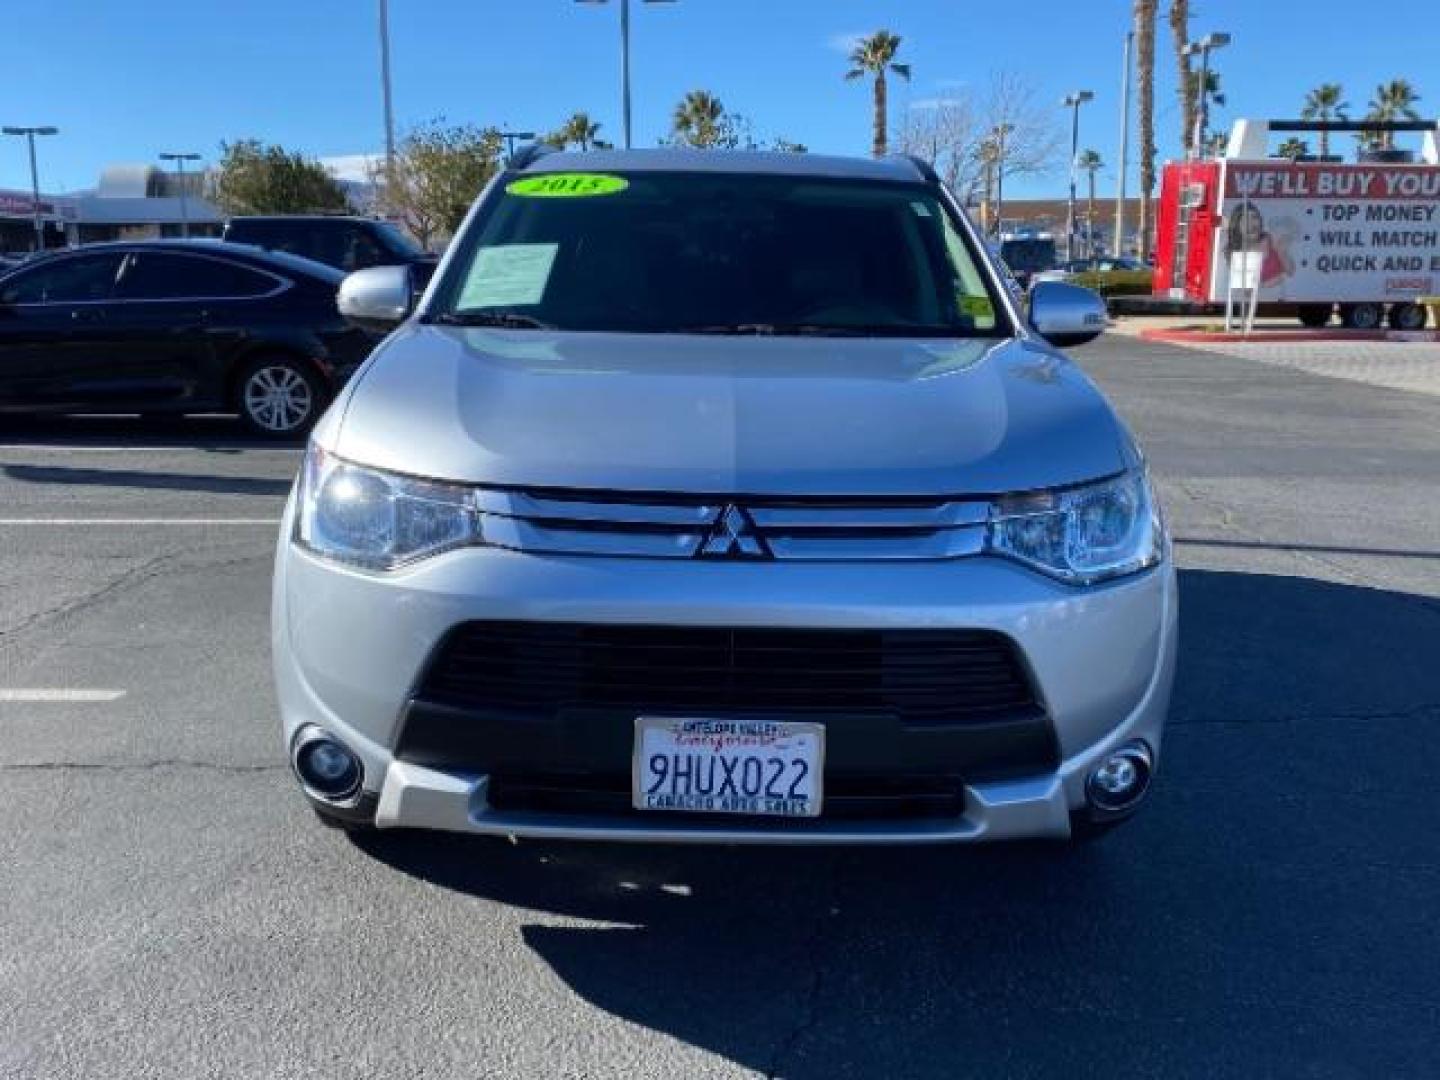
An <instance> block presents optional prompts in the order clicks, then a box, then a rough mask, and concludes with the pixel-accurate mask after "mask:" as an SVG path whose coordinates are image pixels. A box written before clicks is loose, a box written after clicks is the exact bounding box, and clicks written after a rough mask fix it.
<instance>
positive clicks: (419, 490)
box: [295, 444, 480, 570]
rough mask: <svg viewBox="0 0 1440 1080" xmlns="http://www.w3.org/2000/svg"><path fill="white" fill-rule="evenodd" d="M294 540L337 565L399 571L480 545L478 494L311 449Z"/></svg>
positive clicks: (303, 471)
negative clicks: (451, 551)
mask: <svg viewBox="0 0 1440 1080" xmlns="http://www.w3.org/2000/svg"><path fill="white" fill-rule="evenodd" d="M299 503H300V504H299V509H298V512H297V514H296V519H295V540H296V542H298V543H299V544H300V545H301V546H302V547H305V548H308V549H309V550H310V551H313V552H314V553H315V554H317V555H323V556H324V557H325V558H327V559H334V560H335V561H336V562H343V563H349V564H351V565H352V566H362V567H365V568H366V569H369V570H393V569H394V568H395V567H397V566H402V565H404V564H405V563H409V562H414V561H415V560H416V559H423V558H426V557H427V556H430V555H438V554H439V553H440V552H442V551H448V550H450V549H451V548H457V547H462V546H464V545H466V544H474V543H478V542H479V541H480V519H479V516H478V514H477V513H476V510H475V500H474V496H473V490H472V489H470V488H464V487H460V486H458V485H454V484H437V483H434V482H432V481H429V480H416V479H412V478H411V477H408V476H397V475H396V474H394V473H388V472H382V471H381V470H379V469H366V468H361V467H360V466H358V465H351V464H350V463H349V462H346V461H342V460H340V459H339V458H337V457H335V456H333V455H331V454H327V453H326V452H325V451H324V450H322V449H320V448H319V447H318V446H315V445H313V444H312V445H311V447H310V449H309V450H308V451H307V452H306V454H305V464H304V467H303V468H302V470H301V473H300V494H299Z"/></svg>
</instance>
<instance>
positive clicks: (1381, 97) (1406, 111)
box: [1365, 79, 1420, 150]
mask: <svg viewBox="0 0 1440 1080" xmlns="http://www.w3.org/2000/svg"><path fill="white" fill-rule="evenodd" d="M1419 100H1420V95H1419V94H1417V93H1416V92H1415V88H1414V87H1413V86H1411V85H1410V83H1409V81H1408V80H1406V79H1391V80H1390V81H1389V82H1388V83H1384V84H1382V85H1380V86H1377V87H1376V88H1375V96H1374V97H1373V98H1371V99H1370V111H1369V112H1368V113H1366V115H1365V119H1366V120H1380V121H1384V122H1388V121H1392V120H1419V119H1420V114H1419V113H1418V112H1416V111H1415V102H1417V101H1419ZM1379 143H1380V148H1381V149H1382V150H1393V149H1394V148H1395V133H1394V132H1393V131H1382V132H1380V138H1379Z"/></svg>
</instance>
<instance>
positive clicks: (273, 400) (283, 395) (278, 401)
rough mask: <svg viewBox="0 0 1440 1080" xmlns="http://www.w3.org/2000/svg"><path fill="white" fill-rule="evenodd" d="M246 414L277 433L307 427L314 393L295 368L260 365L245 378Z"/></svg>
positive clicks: (313, 403)
mask: <svg viewBox="0 0 1440 1080" xmlns="http://www.w3.org/2000/svg"><path fill="white" fill-rule="evenodd" d="M243 400H244V403H245V413H246V415H247V416H249V418H250V419H251V420H252V421H253V422H254V423H255V425H256V426H257V427H260V428H263V429H264V430H266V431H271V432H275V433H277V434H280V433H284V432H289V431H295V430H297V429H299V428H301V427H303V426H304V424H305V422H306V421H307V420H308V419H309V418H310V413H311V411H312V410H313V409H314V408H315V392H314V391H313V390H312V389H311V388H310V384H309V382H307V381H306V379H305V377H304V376H303V375H301V374H300V372H298V371H296V370H295V369H294V368H292V367H288V366H285V365H282V364H274V365H270V366H267V367H262V368H257V369H256V370H255V372H254V373H253V374H251V376H250V377H249V378H248V379H246V380H245V389H244V393H243Z"/></svg>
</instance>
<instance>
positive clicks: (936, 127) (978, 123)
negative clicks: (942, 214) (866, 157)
mask: <svg viewBox="0 0 1440 1080" xmlns="http://www.w3.org/2000/svg"><path fill="white" fill-rule="evenodd" d="M1002 128H1003V129H1004V131H1005V137H1004V139H1003V141H1000V140H996V139H995V138H994V133H995V132H996V131H997V130H1000V129H1002ZM900 145H901V147H902V148H903V149H904V151H905V152H906V153H909V154H915V155H916V156H918V157H920V158H923V159H924V160H926V161H928V162H930V163H931V164H932V165H933V166H934V167H935V171H936V172H938V173H939V174H940V176H941V178H942V179H943V180H944V181H945V182H946V184H948V185H949V186H950V188H951V190H952V191H954V192H955V195H956V197H957V198H958V199H960V201H961V202H964V203H969V202H972V201H974V200H975V199H976V198H977V197H980V196H981V195H983V196H984V197H985V199H986V201H987V202H988V200H989V197H990V195H989V191H988V190H987V189H988V188H989V187H990V186H991V185H993V184H998V185H1003V184H1004V181H1005V180H1006V179H1007V178H1011V177H1018V176H1035V175H1038V174H1041V173H1045V172H1048V171H1049V170H1050V169H1051V168H1052V167H1053V166H1054V165H1055V162H1056V160H1057V159H1058V157H1059V154H1060V149H1061V139H1060V133H1059V130H1058V129H1057V127H1056V124H1055V117H1054V115H1053V111H1052V110H1050V109H1047V108H1045V107H1044V106H1043V105H1042V104H1040V100H1039V97H1038V94H1037V93H1036V90H1035V87H1034V86H1033V85H1032V84H1031V83H1030V82H1028V81H1027V80H1025V79H1023V78H1021V77H1020V76H1018V75H1014V74H1012V73H1010V72H998V73H996V74H994V75H992V76H991V77H990V81H989V84H988V85H987V86H986V88H985V90H984V92H983V93H982V94H981V95H979V96H978V97H977V96H975V95H973V94H969V93H956V94H953V95H950V96H948V97H945V98H941V99H939V100H936V101H928V102H924V103H922V104H918V105H912V106H911V107H910V109H909V110H908V111H907V113H906V116H905V120H904V123H903V125H902V127H901V132H900ZM1001 147H1003V150H1000V151H999V152H997V148H1001ZM987 214H988V206H987Z"/></svg>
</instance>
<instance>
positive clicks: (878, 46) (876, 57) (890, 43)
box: [845, 30, 910, 158]
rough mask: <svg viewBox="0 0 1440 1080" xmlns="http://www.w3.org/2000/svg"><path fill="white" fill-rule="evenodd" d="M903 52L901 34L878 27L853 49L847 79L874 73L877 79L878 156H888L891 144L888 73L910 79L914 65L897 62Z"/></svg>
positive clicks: (876, 131) (876, 128)
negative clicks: (886, 153)
mask: <svg viewBox="0 0 1440 1080" xmlns="http://www.w3.org/2000/svg"><path fill="white" fill-rule="evenodd" d="M899 52H900V37H899V35H897V34H892V33H891V32H890V31H889V30H876V31H875V33H873V34H871V35H870V36H869V37H867V38H861V39H860V41H859V43H858V44H856V46H855V48H853V49H851V50H850V70H849V71H847V72H846V73H845V78H846V79H848V80H851V81H854V80H855V79H863V78H864V77H865V76H866V75H871V76H873V77H874V79H875V141H874V146H873V147H872V148H871V149H872V151H873V152H874V154H875V156H876V157H877V158H878V157H884V156H885V151H886V148H887V145H888V142H889V140H888V138H887V135H888V130H887V129H888V120H889V108H890V89H889V86H888V84H887V83H886V81H885V77H886V75H887V74H888V73H890V72H894V73H895V74H896V75H899V76H900V77H901V78H902V79H906V80H908V79H909V78H910V65H909V64H900V63H896V61H895V56H896V54H897V53H899Z"/></svg>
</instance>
